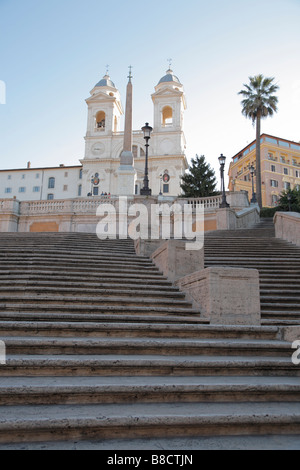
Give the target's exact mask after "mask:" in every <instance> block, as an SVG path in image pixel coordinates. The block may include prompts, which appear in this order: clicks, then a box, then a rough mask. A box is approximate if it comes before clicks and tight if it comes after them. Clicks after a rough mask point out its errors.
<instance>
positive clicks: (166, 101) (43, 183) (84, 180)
mask: <svg viewBox="0 0 300 470" xmlns="http://www.w3.org/2000/svg"><path fill="white" fill-rule="evenodd" d="M131 78H132V77H131V74H130V77H129V82H130V83H131ZM152 101H153V132H152V134H151V139H150V142H149V143H150V146H149V156H148V170H149V187H150V188H151V190H152V195H154V196H155V195H159V194H163V195H165V196H175V197H176V196H179V195H180V194H181V189H180V182H181V176H182V175H183V174H184V173H185V171H186V169H187V168H188V164H187V159H186V155H185V151H186V141H185V135H184V130H183V128H184V112H185V110H186V99H185V93H184V89H183V85H182V84H181V83H180V81H179V79H178V78H177V77H176V76H175V75H174V73H173V71H172V70H171V69H168V70H167V72H166V75H164V76H163V77H162V78H161V79H160V80H159V82H158V84H157V85H156V86H155V91H154V93H153V94H152ZM86 103H87V114H88V116H87V132H86V136H85V155H84V157H83V158H82V159H81V160H80V164H78V165H74V166H72V167H71V166H68V167H65V166H64V165H60V166H59V167H53V168H31V167H30V164H28V165H27V168H24V169H11V170H0V183H1V184H0V199H6V198H9V199H12V198H16V199H17V200H19V201H34V200H37V201H40V200H58V199H74V198H86V197H97V196H101V195H105V194H107V195H114V196H119V195H123V194H127V195H128V194H129V195H130V194H131V195H139V194H140V191H141V189H142V188H143V179H144V173H145V152H146V150H145V139H144V135H143V132H142V130H141V129H140V130H132V128H130V126H129V130H128V127H127V131H126V122H127V123H128V122H129V120H130V118H131V119H132V96H131V97H129V99H128V90H127V102H126V113H125V132H124V130H121V129H120V127H121V126H120V123H121V117H122V115H123V114H124V110H123V105H122V101H121V96H120V92H119V90H118V89H117V88H116V86H115V84H114V83H113V81H112V80H111V78H110V77H109V76H108V75H105V76H104V77H103V79H101V80H100V81H99V82H98V83H97V84H96V85H95V86H94V88H93V89H92V90H91V92H90V97H89V98H88V99H87V100H86ZM126 114H127V116H126ZM129 114H130V116H128V115H129ZM126 132H127V133H128V132H129V133H130V146H131V152H132V163H131V171H130V179H129V180H128V181H127V182H126V185H127V192H126V193H124V192H123V189H122V187H123V186H122V180H121V177H122V175H121V176H120V168H121V170H122V162H121V156H122V152H123V151H124V142H125V141H126V135H125V133H126ZM127 143H128V139H127ZM120 165H121V166H120ZM126 168H129V167H125V169H126ZM123 169H124V168H123ZM121 173H122V171H121Z"/></svg>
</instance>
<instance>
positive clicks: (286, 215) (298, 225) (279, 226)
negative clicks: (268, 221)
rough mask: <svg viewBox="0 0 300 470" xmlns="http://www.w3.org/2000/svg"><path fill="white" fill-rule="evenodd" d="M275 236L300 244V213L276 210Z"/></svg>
mask: <svg viewBox="0 0 300 470" xmlns="http://www.w3.org/2000/svg"><path fill="white" fill-rule="evenodd" d="M274 225H275V236H276V238H282V239H283V240H286V241H288V242H291V243H294V244H295V245H297V246H300V214H299V213H298V212H276V213H275V216H274Z"/></svg>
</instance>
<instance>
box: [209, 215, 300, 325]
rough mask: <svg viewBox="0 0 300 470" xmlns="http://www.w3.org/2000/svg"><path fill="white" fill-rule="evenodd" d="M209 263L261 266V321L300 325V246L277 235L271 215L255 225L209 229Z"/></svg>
mask: <svg viewBox="0 0 300 470" xmlns="http://www.w3.org/2000/svg"><path fill="white" fill-rule="evenodd" d="M209 266H233V267H245V268H254V269H258V271H259V277H260V297H261V311H262V324H264V325H300V248H299V247H297V246H295V245H292V244H291V243H288V242H286V241H284V240H280V239H277V238H275V229H274V224H273V220H272V219H262V220H261V222H260V223H259V224H257V226H255V227H254V228H253V229H247V230H234V231H231V230H228V231H215V232H210V233H208V234H207V235H206V236H205V267H209Z"/></svg>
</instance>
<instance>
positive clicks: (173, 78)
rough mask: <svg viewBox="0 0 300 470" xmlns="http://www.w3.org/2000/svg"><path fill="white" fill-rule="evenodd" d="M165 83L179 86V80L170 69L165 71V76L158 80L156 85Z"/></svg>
mask: <svg viewBox="0 0 300 470" xmlns="http://www.w3.org/2000/svg"><path fill="white" fill-rule="evenodd" d="M167 82H173V83H178V84H179V85H180V80H179V78H178V77H176V75H174V72H173V70H171V69H168V70H167V72H166V75H165V76H164V77H162V78H161V79H160V80H159V82H158V85H159V84H160V83H167Z"/></svg>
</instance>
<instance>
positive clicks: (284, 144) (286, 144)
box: [278, 140, 290, 147]
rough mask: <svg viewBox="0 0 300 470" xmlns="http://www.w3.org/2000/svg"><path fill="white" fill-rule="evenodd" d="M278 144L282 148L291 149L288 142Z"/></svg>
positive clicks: (280, 141)
mask: <svg viewBox="0 0 300 470" xmlns="http://www.w3.org/2000/svg"><path fill="white" fill-rule="evenodd" d="M278 144H279V145H280V146H281V147H289V146H290V144H289V143H288V142H284V141H283V140H279V141H278Z"/></svg>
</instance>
